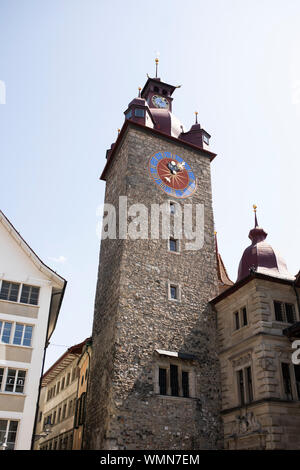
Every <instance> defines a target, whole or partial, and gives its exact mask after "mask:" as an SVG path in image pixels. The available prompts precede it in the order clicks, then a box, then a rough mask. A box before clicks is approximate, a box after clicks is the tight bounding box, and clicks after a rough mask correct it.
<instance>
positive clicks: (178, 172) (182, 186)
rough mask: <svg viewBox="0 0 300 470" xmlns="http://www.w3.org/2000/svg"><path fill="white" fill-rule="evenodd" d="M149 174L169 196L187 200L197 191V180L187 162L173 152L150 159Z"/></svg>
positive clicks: (159, 154) (158, 153)
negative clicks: (186, 198)
mask: <svg viewBox="0 0 300 470" xmlns="http://www.w3.org/2000/svg"><path fill="white" fill-rule="evenodd" d="M149 172H150V175H151V177H152V178H153V180H154V182H155V183H156V184H157V185H158V186H159V187H160V189H162V190H163V191H164V192H165V193H167V194H168V195H169V196H173V197H177V198H185V197H189V196H191V195H192V194H193V193H194V191H195V189H196V178H195V175H194V173H193V171H192V169H191V167H190V166H189V165H188V163H187V162H185V161H184V160H183V158H181V157H179V156H178V155H175V154H174V153H171V152H157V153H155V154H154V155H152V156H151V157H150V160H149Z"/></svg>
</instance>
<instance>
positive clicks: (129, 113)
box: [125, 109, 132, 119]
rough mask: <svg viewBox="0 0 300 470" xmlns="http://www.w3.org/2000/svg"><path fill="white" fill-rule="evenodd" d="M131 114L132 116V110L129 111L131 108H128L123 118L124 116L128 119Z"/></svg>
mask: <svg viewBox="0 0 300 470" xmlns="http://www.w3.org/2000/svg"><path fill="white" fill-rule="evenodd" d="M131 116H132V111H131V109H130V110H129V111H128V113H126V114H125V118H126V119H130V118H131Z"/></svg>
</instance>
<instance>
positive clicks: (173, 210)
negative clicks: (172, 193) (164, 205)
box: [170, 202, 175, 214]
mask: <svg viewBox="0 0 300 470" xmlns="http://www.w3.org/2000/svg"><path fill="white" fill-rule="evenodd" d="M170 213H171V214H175V204H174V203H173V202H170Z"/></svg>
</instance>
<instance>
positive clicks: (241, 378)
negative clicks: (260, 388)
mask: <svg viewBox="0 0 300 470" xmlns="http://www.w3.org/2000/svg"><path fill="white" fill-rule="evenodd" d="M237 379H238V389H239V399H240V405H242V406H243V405H244V404H245V387H244V374H243V369H241V370H239V371H237Z"/></svg>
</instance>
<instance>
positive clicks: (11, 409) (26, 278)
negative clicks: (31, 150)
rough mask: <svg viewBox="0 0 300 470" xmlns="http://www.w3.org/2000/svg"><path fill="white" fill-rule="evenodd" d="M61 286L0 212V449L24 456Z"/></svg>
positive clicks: (62, 285) (61, 294) (28, 447)
mask: <svg viewBox="0 0 300 470" xmlns="http://www.w3.org/2000/svg"><path fill="white" fill-rule="evenodd" d="M65 287H66V281H65V279H63V278H62V277H61V276H59V275H58V274H57V273H56V272H54V271H52V269H50V268H49V267H48V266H46V265H45V264H44V263H43V261H42V260H41V259H40V258H39V257H38V256H37V255H36V253H35V252H34V251H33V250H32V248H31V247H30V246H29V245H28V244H27V243H26V242H25V240H24V239H23V238H22V237H21V235H20V234H19V233H18V232H17V230H16V229H15V228H14V226H13V225H12V223H11V222H10V221H9V220H8V219H7V217H6V216H5V215H4V214H3V212H2V211H0V448H1V449H3V450H5V449H15V450H29V449H30V447H31V440H32V433H33V428H34V420H35V415H36V404H37V400H38V394H39V383H40V378H41V373H42V366H43V359H44V355H45V350H46V347H47V345H48V342H49V339H50V337H51V335H52V333H53V331H54V328H55V325H56V321H57V317H58V314H59V311H60V307H61V303H62V300H63V296H64V291H65Z"/></svg>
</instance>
